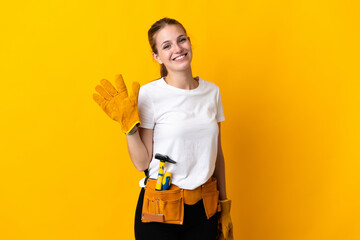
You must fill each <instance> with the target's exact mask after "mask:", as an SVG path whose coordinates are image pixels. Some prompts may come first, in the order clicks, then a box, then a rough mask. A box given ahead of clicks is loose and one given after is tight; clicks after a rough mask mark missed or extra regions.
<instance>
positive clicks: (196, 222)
mask: <svg viewBox="0 0 360 240" xmlns="http://www.w3.org/2000/svg"><path fill="white" fill-rule="evenodd" d="M144 193H145V190H144V188H141V191H140V195H139V200H138V204H137V207H136V213H135V238H136V240H143V239H144V240H145V239H146V240H152V239H154V240H163V239H166V240H180V239H186V240H191V239H196V240H201V239H206V240H216V236H217V222H218V217H219V216H218V213H216V214H215V215H214V216H212V217H211V218H210V219H207V217H206V213H205V209H204V204H203V201H202V200H200V201H199V202H197V203H196V204H194V205H186V204H185V206H184V224H183V225H178V224H168V223H158V222H150V223H143V222H141V211H142V206H143V199H144Z"/></svg>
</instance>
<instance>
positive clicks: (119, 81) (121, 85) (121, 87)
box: [115, 74, 128, 97]
mask: <svg viewBox="0 0 360 240" xmlns="http://www.w3.org/2000/svg"><path fill="white" fill-rule="evenodd" d="M115 85H116V88H117V90H118V92H119V93H120V94H121V95H123V96H124V97H127V96H128V91H127V88H126V85H125V82H124V79H123V77H122V75H121V74H119V75H117V76H116V78H115Z"/></svg>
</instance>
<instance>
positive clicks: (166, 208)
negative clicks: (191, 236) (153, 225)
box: [141, 184, 184, 225]
mask: <svg viewBox="0 0 360 240" xmlns="http://www.w3.org/2000/svg"><path fill="white" fill-rule="evenodd" d="M151 185H152V184H147V185H146V186H145V193H144V201H143V207H142V215H141V221H142V222H162V223H170V224H180V225H182V224H183V219H184V192H183V189H180V188H178V187H177V188H176V186H174V185H172V186H171V187H170V189H169V190H163V191H156V190H155V187H154V186H151Z"/></svg>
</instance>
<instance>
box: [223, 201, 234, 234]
mask: <svg viewBox="0 0 360 240" xmlns="http://www.w3.org/2000/svg"><path fill="white" fill-rule="evenodd" d="M219 202H220V205H221V215H220V219H219V228H220V229H219V231H220V237H219V239H220V240H233V239H234V234H233V224H232V222H231V217H230V208H231V200H230V199H226V200H219Z"/></svg>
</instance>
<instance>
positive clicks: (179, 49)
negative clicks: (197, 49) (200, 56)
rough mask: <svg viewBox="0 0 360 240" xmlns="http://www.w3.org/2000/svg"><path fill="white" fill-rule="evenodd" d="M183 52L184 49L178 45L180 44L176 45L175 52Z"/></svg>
mask: <svg viewBox="0 0 360 240" xmlns="http://www.w3.org/2000/svg"><path fill="white" fill-rule="evenodd" d="M182 50H183V48H182V47H181V46H180V45H179V44H178V43H175V52H177V53H178V52H181V51H182Z"/></svg>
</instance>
